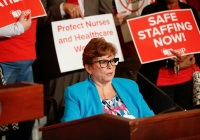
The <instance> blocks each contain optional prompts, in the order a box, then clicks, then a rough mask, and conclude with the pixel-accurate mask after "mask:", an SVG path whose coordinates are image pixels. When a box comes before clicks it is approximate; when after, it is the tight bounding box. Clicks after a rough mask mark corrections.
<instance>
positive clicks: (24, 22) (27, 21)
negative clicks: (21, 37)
mask: <svg viewBox="0 0 200 140" xmlns="http://www.w3.org/2000/svg"><path fill="white" fill-rule="evenodd" d="M18 21H19V22H20V23H21V24H22V26H23V27H24V31H26V30H28V29H29V28H30V27H31V23H32V20H31V14H29V15H28V16H27V17H26V18H25V14H24V13H23V12H22V13H21V15H20V17H19V20H18Z"/></svg>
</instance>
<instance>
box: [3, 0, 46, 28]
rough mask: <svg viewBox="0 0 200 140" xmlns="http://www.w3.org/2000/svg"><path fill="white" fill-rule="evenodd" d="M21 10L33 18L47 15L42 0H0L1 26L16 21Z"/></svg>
mask: <svg viewBox="0 0 200 140" xmlns="http://www.w3.org/2000/svg"><path fill="white" fill-rule="evenodd" d="M21 12H24V13H25V15H28V14H30V13H31V16H32V18H36V17H40V16H45V15H46V12H45V10H44V8H43V5H42V3H41V1H40V0H0V28H2V27H5V26H7V25H10V24H13V23H15V22H16V21H17V20H18V18H19V16H20V14H21Z"/></svg>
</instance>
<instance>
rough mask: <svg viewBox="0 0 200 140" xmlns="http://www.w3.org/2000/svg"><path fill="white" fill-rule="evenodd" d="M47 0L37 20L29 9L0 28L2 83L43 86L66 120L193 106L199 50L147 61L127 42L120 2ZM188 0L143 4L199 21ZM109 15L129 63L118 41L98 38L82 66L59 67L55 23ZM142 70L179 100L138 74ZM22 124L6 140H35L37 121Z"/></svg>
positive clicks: (148, 10)
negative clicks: (181, 11)
mask: <svg viewBox="0 0 200 140" xmlns="http://www.w3.org/2000/svg"><path fill="white" fill-rule="evenodd" d="M41 2H42V4H43V6H44V9H45V11H46V13H47V15H46V16H43V17H39V18H34V19H31V15H29V16H28V17H27V18H26V19H24V14H23V13H22V14H21V16H20V17H19V20H18V22H16V23H14V24H12V25H9V26H6V27H5V28H1V29H0V46H1V48H0V49H1V57H0V67H1V69H2V71H0V72H2V75H3V77H4V79H3V81H2V82H1V83H2V84H11V83H15V82H21V81H27V82H38V83H42V84H44V95H45V96H52V97H54V98H55V99H56V102H57V104H58V114H60V118H61V120H60V121H61V122H67V121H71V120H76V119H81V118H84V117H89V116H93V115H97V114H104V113H106V114H112V115H117V116H122V117H126V118H131V119H134V118H141V117H148V116H153V115H156V114H159V113H161V112H163V111H165V110H167V109H168V108H170V107H173V105H174V103H176V104H178V106H180V107H182V108H183V109H187V110H188V109H191V108H192V95H193V94H192V89H193V85H192V73H193V69H192V68H195V69H199V66H200V55H199V54H190V55H187V56H181V55H179V54H177V53H176V52H172V53H173V54H174V56H175V57H174V59H166V60H160V61H156V62H150V63H147V64H142V65H141V63H140V60H139V58H138V54H137V52H136V48H135V46H134V43H133V42H132V41H131V42H124V40H123V37H122V32H121V28H120V25H122V24H123V23H125V22H126V20H127V18H128V16H127V15H126V14H125V13H126V12H125V11H122V12H119V13H118V12H117V10H116V4H115V1H114V0H67V1H66V0H41ZM186 2H187V4H186V3H183V2H181V1H180V0H155V3H152V4H150V5H147V6H146V7H145V8H144V9H143V10H142V14H141V16H143V15H147V14H151V13H156V12H161V11H165V10H175V9H191V10H192V13H193V15H194V17H195V20H196V23H197V25H198V27H200V22H199V19H200V18H199V17H200V16H199V15H200V14H199V13H200V8H199V7H200V2H199V1H198V0H187V1H186ZM107 13H112V14H113V18H114V22H115V25H116V28H117V33H118V37H119V41H120V46H121V50H122V53H123V57H124V62H119V58H117V57H116V54H117V49H116V47H115V42H108V41H106V39H104V38H93V39H91V40H90V41H89V42H88V44H87V45H86V47H85V49H84V52H83V55H82V62H83V66H84V69H81V70H75V71H70V72H64V73H61V72H60V69H59V64H58V58H57V55H56V51H55V45H54V39H53V32H52V25H51V23H52V22H53V21H61V20H70V19H73V18H82V19H83V18H84V17H87V16H92V15H100V14H107ZM136 27H137V25H136ZM191 47H192V45H191ZM177 67H178V71H176V72H175V71H174V68H177ZM138 71H139V72H140V73H141V74H143V75H144V76H145V77H146V78H147V79H149V80H150V81H151V82H152V83H153V84H155V85H156V86H157V87H158V88H159V89H161V90H162V91H164V92H165V93H166V94H167V95H168V96H169V97H170V98H171V99H172V101H173V102H171V100H169V99H168V98H169V97H166V96H164V95H163V94H161V93H160V91H159V90H157V89H155V87H153V86H152V85H151V84H150V83H149V82H147V81H146V80H145V79H144V78H142V77H141V76H140V75H137V72H138ZM177 73H178V74H177ZM34 79H35V80H34ZM45 115H47V118H48V120H52V119H55V118H53V117H54V116H53V113H52V109H51V108H49V110H48V114H45ZM16 124H17V125H18V129H17V130H12V133H11V132H10V131H9V133H6V132H3V131H0V136H6V140H9V139H13V138H14V139H24V140H31V131H32V127H33V121H27V122H20V123H16ZM6 126H7V127H9V125H6ZM10 127H12V125H11V126H10ZM19 130H21V131H19Z"/></svg>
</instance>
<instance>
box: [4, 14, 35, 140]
mask: <svg viewBox="0 0 200 140" xmlns="http://www.w3.org/2000/svg"><path fill="white" fill-rule="evenodd" d="M19 22H20V23H19V24H17V25H15V24H14V25H11V26H10V27H11V28H10V27H9V26H8V27H5V28H3V29H1V30H0V31H4V33H2V32H1V38H0V46H1V47H0V52H1V53H0V66H1V67H2V69H3V76H4V79H5V83H6V84H11V83H16V82H22V81H26V82H34V79H33V71H32V63H33V62H34V60H35V59H36V51H35V42H36V24H37V19H31V16H30V17H29V16H28V18H27V19H24V16H23V15H22V16H21V17H20V18H19ZM21 24H22V26H23V27H22V31H19V32H18V33H17V32H11V30H10V31H9V30H7V29H13V28H12V26H14V31H16V30H18V28H17V27H18V26H20V25H21ZM23 28H24V29H23ZM7 31H8V32H7ZM11 115H13V117H14V116H15V115H17V114H11ZM33 123H34V121H32V120H30V121H25V122H20V123H12V124H8V125H3V126H0V130H1V131H0V139H1V138H4V139H6V140H13V139H17V140H30V139H31V137H32V128H33ZM1 128H3V129H1ZM2 130H4V131H2Z"/></svg>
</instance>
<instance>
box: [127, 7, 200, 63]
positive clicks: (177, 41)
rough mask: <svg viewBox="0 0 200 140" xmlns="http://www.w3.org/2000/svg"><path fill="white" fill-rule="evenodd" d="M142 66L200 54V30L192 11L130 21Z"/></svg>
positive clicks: (162, 13)
mask: <svg viewBox="0 0 200 140" xmlns="http://www.w3.org/2000/svg"><path fill="white" fill-rule="evenodd" d="M128 26H129V29H130V32H131V36H132V39H133V42H134V44H135V47H136V50H137V52H138V55H139V58H140V61H141V63H142V64H143V63H148V62H152V61H157V60H162V59H166V58H170V57H173V56H174V55H173V54H171V52H170V50H173V51H175V52H177V53H179V54H181V55H186V54H194V53H199V52H200V49H199V47H200V35H199V28H198V26H197V24H196V21H195V18H194V16H193V13H192V11H191V10H190V9H186V10H168V11H164V12H159V13H154V14H149V15H145V16H141V17H138V18H133V19H129V20H128Z"/></svg>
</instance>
